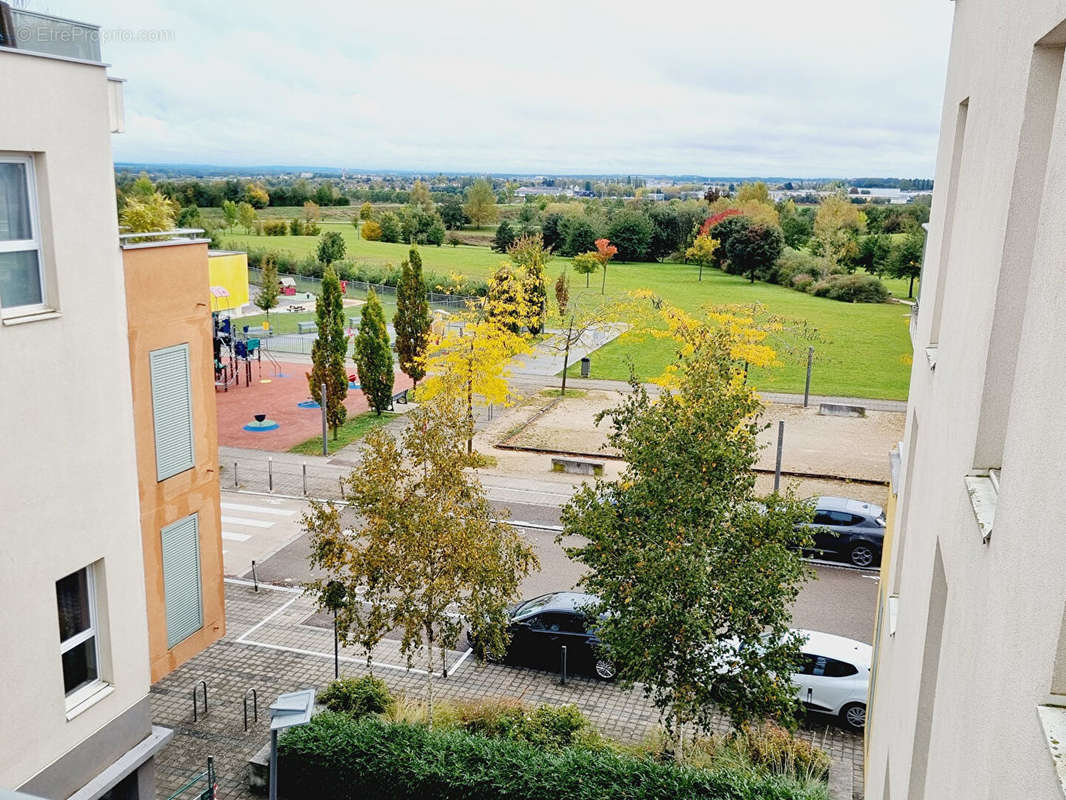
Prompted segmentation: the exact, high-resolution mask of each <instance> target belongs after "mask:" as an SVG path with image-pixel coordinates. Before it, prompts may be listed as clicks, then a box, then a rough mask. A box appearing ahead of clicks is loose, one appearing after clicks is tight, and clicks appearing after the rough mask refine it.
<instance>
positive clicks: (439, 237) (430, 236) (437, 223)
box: [425, 217, 447, 247]
mask: <svg viewBox="0 0 1066 800" xmlns="http://www.w3.org/2000/svg"><path fill="white" fill-rule="evenodd" d="M446 235H447V234H446V231H445V230H444V222H443V221H441V219H440V217H434V219H433V222H432V224H431V225H430V226H429V230H427V231H426V236H425V239H426V244H432V245H436V246H437V247H440V246H441V245H442V244H444V237H445V236H446Z"/></svg>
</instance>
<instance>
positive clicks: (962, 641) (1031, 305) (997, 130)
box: [866, 0, 1066, 800]
mask: <svg viewBox="0 0 1066 800" xmlns="http://www.w3.org/2000/svg"><path fill="white" fill-rule="evenodd" d="M1064 49H1066V2H1062V0H1024V2H1020V3H1016V4H1013V5H1011V7H1010V9H1009V11H1008V9H1007V8H1006V6H1004V4H1002V3H999V2H994V1H993V0H958V2H956V4H955V22H954V29H953V34H952V41H951V54H950V61H949V68H948V77H947V85H946V90H945V99H944V110H943V117H942V124H941V138H940V149H939V153H938V156H937V169H936V188H935V192H934V195H933V207H932V217H931V220H930V225H929V237H928V242H927V247H926V255H925V260H924V268H923V278H922V282H921V293H920V303H919V307H918V308H917V309H916V313H915V314H914V316H913V319H912V323H911V334H912V339H913V344H914V367H913V371H912V376H911V388H910V404H909V409H908V418H907V426H906V432H905V435H904V439H903V441H902V442H901V444H900V450H899V466H898V470H895V475H896V480H895V481H894V491H895V492H897V493H898V498H897V502H895V503H894V504H893V514H892V520H891V522H890V526H891V528H892V537H891V539H890V543H889V544H886V552H885V556H884V559H883V564H884V566H883V567H882V574H881V601H880V604H879V610H878V620H877V630H876V635H875V668H874V673H873V675H872V678H871V689H870V693H871V698H870V711H869V717H868V721H867V744H866V747H867V753H866V756H867V759H866V767H867V769H866V794H867V797H869V798H879V799H880V800H889V799H890V798H907V800H924V799H925V798H930V799H932V798H949V797H981V798H1026V800H1038V799H1041V800H1043V799H1045V798H1046V799H1047V800H1052V798H1059V800H1061V798H1062V797H1063V782H1062V779H1063V775H1066V768H1064V761H1063V759H1064V758H1066V625H1064V621H1066V616H1064V603H1066V568H1064V567H1066V537H1064V536H1063V535H1061V532H1060V527H1061V526H1060V525H1059V523H1058V521H1057V516H1058V514H1057V511H1058V507H1057V500H1058V498H1059V493H1060V492H1061V491H1062V489H1061V486H1062V482H1063V477H1064V473H1066V470H1064V469H1063V466H1062V463H1063V453H1066V424H1063V422H1062V418H1061V413H1062V411H1061V406H1062V403H1063V398H1064V390H1063V386H1064V378H1063V376H1064V375H1066V347H1064V345H1063V343H1064V342H1066V266H1064V255H1063V254H1064V253H1066V225H1064V224H1063V220H1064V219H1066V88H1064V87H1063V82H1064V80H1066V72H1064V70H1063V54H1064Z"/></svg>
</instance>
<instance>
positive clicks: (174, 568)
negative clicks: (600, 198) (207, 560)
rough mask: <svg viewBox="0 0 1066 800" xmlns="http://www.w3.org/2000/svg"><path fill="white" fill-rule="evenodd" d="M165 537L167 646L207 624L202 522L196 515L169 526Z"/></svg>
mask: <svg viewBox="0 0 1066 800" xmlns="http://www.w3.org/2000/svg"><path fill="white" fill-rule="evenodd" d="M161 535H162V539H163V586H164V591H165V594H166V604H167V647H168V648H171V647H173V646H174V645H176V644H177V643H178V642H181V641H184V640H185V639H187V638H188V637H189V636H191V635H192V634H193V633H195V632H196V631H198V630H200V628H202V627H203V626H204V609H203V602H202V599H201V595H200V523H199V518H198V517H197V515H196V514H193V515H192V516H188V517H186V518H185V519H181V520H178V521H177V522H175V523H172V524H170V525H167V526H166V527H165V528H163V530H162V531H161Z"/></svg>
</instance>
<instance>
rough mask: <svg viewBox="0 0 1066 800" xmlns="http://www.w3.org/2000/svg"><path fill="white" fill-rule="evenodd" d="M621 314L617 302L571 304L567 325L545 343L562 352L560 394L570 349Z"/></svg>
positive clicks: (561, 393)
mask: <svg viewBox="0 0 1066 800" xmlns="http://www.w3.org/2000/svg"><path fill="white" fill-rule="evenodd" d="M560 277H561V276H560ZM559 314H560V315H563V314H564V312H563V311H560V312H559ZM620 316H622V312H621V311H620V307H619V305H618V304H615V303H603V302H599V303H592V302H591V301H589V300H585V299H582V300H581V301H580V302H575V303H574V304H573V305H571V306H570V308H569V314H568V315H567V316H566V317H564V323H563V324H564V325H565V326H566V327H565V328H563V329H562V330H561V331H559V332H558V333H556V334H555V335H554V336H552V337H551V338H550V339H548V340H547V341H546V342H545V343H544V344H545V346H547V347H549V348H550V349H552V350H555V351H556V352H557V353H562V356H563V371H562V373H561V374H562V384H561V385H560V388H559V394H560V395H563V396H565V395H566V372H567V369H568V368H569V366H570V350H571V349H572V348H573V347H576V346H577V345H579V344H581V342H583V341H587V340H588V338H589V336H590V335H591V334H592V333H593V332H595V331H598V330H601V329H603V328H606V327H607V326H609V325H611V323H612V322H614V321H616V320H617V319H619V317H620Z"/></svg>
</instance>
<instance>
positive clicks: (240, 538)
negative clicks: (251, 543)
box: [222, 531, 252, 542]
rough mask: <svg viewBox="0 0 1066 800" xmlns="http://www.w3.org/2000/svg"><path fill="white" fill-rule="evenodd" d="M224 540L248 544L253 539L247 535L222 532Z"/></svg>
mask: <svg viewBox="0 0 1066 800" xmlns="http://www.w3.org/2000/svg"><path fill="white" fill-rule="evenodd" d="M222 538H223V539H228V540H229V541H231V542H247V541H248V540H249V539H251V538H252V537H251V536H250V535H248V534H247V533H234V532H233V531H222Z"/></svg>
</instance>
